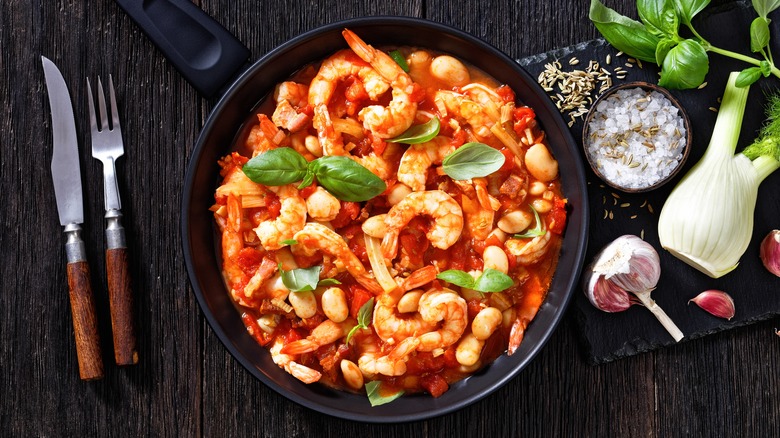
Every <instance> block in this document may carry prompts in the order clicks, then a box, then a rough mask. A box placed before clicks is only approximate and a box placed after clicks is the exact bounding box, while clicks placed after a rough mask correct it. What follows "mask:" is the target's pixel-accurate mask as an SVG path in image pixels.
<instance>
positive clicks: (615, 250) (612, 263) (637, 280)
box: [593, 234, 661, 293]
mask: <svg viewBox="0 0 780 438" xmlns="http://www.w3.org/2000/svg"><path fill="white" fill-rule="evenodd" d="M593 271H594V272H596V273H599V274H603V275H604V276H605V278H606V279H607V280H610V281H611V282H613V283H615V285H617V286H618V287H620V288H622V289H625V290H626V291H629V292H634V293H643V292H648V291H650V290H652V289H654V288H655V286H656V285H657V284H658V279H659V278H661V260H660V257H659V256H658V252H656V250H655V248H653V246H652V245H650V244H649V243H647V242H645V241H644V240H642V239H641V238H639V237H637V236H634V235H631V234H626V235H624V236H620V237H618V238H617V239H615V240H614V241H613V242H612V243H610V244H609V245H607V246H606V247H605V248H604V249H603V250H601V252H600V253H599V254H598V255H597V256H596V261H595V262H594V263H593Z"/></svg>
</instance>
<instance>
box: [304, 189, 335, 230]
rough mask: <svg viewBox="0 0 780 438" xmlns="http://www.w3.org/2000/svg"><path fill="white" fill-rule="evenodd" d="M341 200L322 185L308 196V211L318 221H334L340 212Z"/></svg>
mask: <svg viewBox="0 0 780 438" xmlns="http://www.w3.org/2000/svg"><path fill="white" fill-rule="evenodd" d="M340 209H341V202H339V200H338V199H336V197H335V196H333V195H331V194H330V193H328V191H327V190H325V189H324V188H322V187H317V188H316V189H314V192H313V193H312V194H311V195H309V197H308V198H306V211H307V212H308V213H309V216H310V217H311V218H312V219H314V220H316V221H323V222H327V221H332V220H333V219H335V218H336V216H337V215H338V214H339V210H340Z"/></svg>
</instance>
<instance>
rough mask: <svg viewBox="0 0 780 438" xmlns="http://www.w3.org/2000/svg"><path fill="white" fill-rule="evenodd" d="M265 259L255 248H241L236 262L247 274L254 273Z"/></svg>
mask: <svg viewBox="0 0 780 438" xmlns="http://www.w3.org/2000/svg"><path fill="white" fill-rule="evenodd" d="M261 260H263V254H262V253H261V252H260V251H258V250H256V249H254V248H241V250H240V251H239V252H238V254H237V255H236V264H238V266H240V267H241V270H242V271H244V272H245V273H247V274H253V273H254V272H255V271H256V270H257V267H258V266H260V261H261Z"/></svg>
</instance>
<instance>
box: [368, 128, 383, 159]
mask: <svg viewBox="0 0 780 438" xmlns="http://www.w3.org/2000/svg"><path fill="white" fill-rule="evenodd" d="M368 138H369V139H370V140H371V149H373V150H374V153H375V154H376V155H382V154H384V153H385V149H387V142H386V141H384V139H381V138H379V137H378V136H376V135H374V133H373V132H370V131H369V133H368Z"/></svg>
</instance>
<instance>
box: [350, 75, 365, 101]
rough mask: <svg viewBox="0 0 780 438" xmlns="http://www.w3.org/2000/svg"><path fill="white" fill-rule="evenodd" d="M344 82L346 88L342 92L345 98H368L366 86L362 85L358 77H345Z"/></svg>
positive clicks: (357, 99)
mask: <svg viewBox="0 0 780 438" xmlns="http://www.w3.org/2000/svg"><path fill="white" fill-rule="evenodd" d="M345 82H346V88H347V89H346V91H345V92H344V96H345V97H346V98H347V100H349V101H351V102H358V101H361V100H365V99H368V93H367V92H366V87H365V86H364V85H363V82H362V81H361V80H360V78H358V77H356V76H350V77H348V78H347V79H346V81H345Z"/></svg>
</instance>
